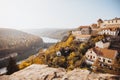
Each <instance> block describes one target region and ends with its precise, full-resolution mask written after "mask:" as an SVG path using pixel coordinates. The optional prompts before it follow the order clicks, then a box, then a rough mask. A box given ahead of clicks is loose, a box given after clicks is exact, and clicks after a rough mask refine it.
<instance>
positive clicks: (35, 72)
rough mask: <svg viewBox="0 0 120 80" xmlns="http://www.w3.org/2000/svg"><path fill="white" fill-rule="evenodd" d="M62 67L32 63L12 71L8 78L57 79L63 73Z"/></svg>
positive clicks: (24, 79)
mask: <svg viewBox="0 0 120 80" xmlns="http://www.w3.org/2000/svg"><path fill="white" fill-rule="evenodd" d="M65 73H66V71H65V70H64V69H63V68H51V67H48V66H47V65H37V64H33V65H31V66H29V67H27V68H25V69H23V70H20V71H18V72H15V73H13V74H12V75H10V76H9V80H53V79H54V80H55V79H56V80H59V79H60V78H62V77H63V75H65Z"/></svg>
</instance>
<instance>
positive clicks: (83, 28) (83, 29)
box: [79, 26, 92, 35]
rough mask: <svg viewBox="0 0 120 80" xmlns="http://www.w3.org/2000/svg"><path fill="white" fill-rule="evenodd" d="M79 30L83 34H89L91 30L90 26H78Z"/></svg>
mask: <svg viewBox="0 0 120 80" xmlns="http://www.w3.org/2000/svg"><path fill="white" fill-rule="evenodd" d="M79 30H80V31H81V34H83V35H90V34H91V31H92V29H91V27H90V26H80V27H79Z"/></svg>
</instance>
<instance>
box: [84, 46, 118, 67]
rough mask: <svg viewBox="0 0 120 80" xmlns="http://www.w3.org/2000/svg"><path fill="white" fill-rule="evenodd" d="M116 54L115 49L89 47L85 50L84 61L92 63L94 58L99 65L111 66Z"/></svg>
mask: <svg viewBox="0 0 120 80" xmlns="http://www.w3.org/2000/svg"><path fill="white" fill-rule="evenodd" d="M117 55H118V52H117V50H110V49H103V48H91V49H88V51H87V52H86V54H85V56H86V63H87V64H90V65H92V64H94V62H95V61H96V60H98V61H99V63H98V64H100V66H103V67H104V66H106V65H108V66H111V65H112V64H114V63H115V60H116V57H117Z"/></svg>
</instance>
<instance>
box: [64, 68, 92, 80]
mask: <svg viewBox="0 0 120 80" xmlns="http://www.w3.org/2000/svg"><path fill="white" fill-rule="evenodd" d="M89 74H90V71H88V70H81V69H74V70H73V71H70V72H68V73H67V74H66V75H65V76H64V77H63V78H62V80H87V75H89Z"/></svg>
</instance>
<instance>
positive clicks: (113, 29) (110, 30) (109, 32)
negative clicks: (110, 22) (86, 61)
mask: <svg viewBox="0 0 120 80" xmlns="http://www.w3.org/2000/svg"><path fill="white" fill-rule="evenodd" d="M119 33H120V30H119V28H116V27H108V28H102V29H99V31H98V34H100V35H103V34H105V35H112V36H116V35H119Z"/></svg>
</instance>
